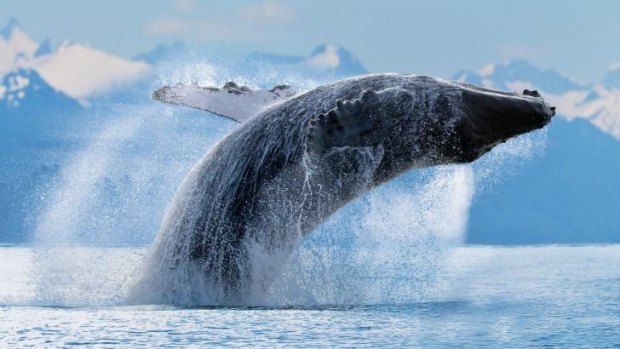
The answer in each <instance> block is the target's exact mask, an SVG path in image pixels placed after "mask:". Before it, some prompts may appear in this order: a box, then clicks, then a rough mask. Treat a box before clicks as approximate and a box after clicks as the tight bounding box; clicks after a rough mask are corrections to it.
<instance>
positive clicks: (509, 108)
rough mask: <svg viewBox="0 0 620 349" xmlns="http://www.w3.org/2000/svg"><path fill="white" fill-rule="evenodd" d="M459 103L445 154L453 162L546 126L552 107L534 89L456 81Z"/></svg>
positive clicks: (480, 154)
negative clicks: (496, 88) (492, 87)
mask: <svg viewBox="0 0 620 349" xmlns="http://www.w3.org/2000/svg"><path fill="white" fill-rule="evenodd" d="M457 85H458V89H459V90H460V91H459V92H460V99H461V104H462V112H461V115H459V116H458V120H457V121H456V122H455V123H454V133H453V138H452V139H451V140H450V142H449V144H448V145H449V147H448V149H446V151H447V153H448V154H450V155H451V156H453V157H454V160H455V161H456V162H471V161H474V160H476V159H478V158H479V157H480V156H482V155H483V154H485V153H486V152H488V151H489V150H491V149H492V148H493V147H495V146H496V145H498V144H500V143H504V142H506V141H507V140H508V139H510V138H512V137H515V136H518V135H521V134H524V133H528V132H530V131H533V130H536V129H540V128H542V127H544V126H545V125H547V124H548V123H549V122H550V121H551V118H552V117H553V115H555V107H553V106H551V105H549V104H548V103H547V102H545V100H544V99H543V98H542V97H541V96H540V94H539V93H538V92H537V91H530V90H524V91H523V92H522V93H509V92H502V91H494V90H489V89H485V88H481V87H477V86H474V85H469V84H457Z"/></svg>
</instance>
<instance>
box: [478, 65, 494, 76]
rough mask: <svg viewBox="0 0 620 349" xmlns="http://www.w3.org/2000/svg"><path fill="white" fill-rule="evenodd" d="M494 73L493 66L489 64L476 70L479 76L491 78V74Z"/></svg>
mask: <svg viewBox="0 0 620 349" xmlns="http://www.w3.org/2000/svg"><path fill="white" fill-rule="evenodd" d="M494 71H495V64H493V63H491V64H487V65H485V66H484V67H482V68H480V69H478V74H479V75H480V76H491V74H493V72H494Z"/></svg>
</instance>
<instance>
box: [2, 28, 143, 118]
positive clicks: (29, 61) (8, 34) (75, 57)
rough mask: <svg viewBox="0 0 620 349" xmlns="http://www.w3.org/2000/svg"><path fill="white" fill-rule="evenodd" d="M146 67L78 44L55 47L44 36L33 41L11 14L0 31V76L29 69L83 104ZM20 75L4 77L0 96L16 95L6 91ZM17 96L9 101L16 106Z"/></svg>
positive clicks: (128, 81) (127, 80) (137, 62)
mask: <svg viewBox="0 0 620 349" xmlns="http://www.w3.org/2000/svg"><path fill="white" fill-rule="evenodd" d="M148 69H149V65H148V64H146V63H144V62H141V61H132V60H126V59H123V58H120V57H116V56H113V55H111V54H108V53H105V52H102V51H99V50H96V49H93V48H90V47H87V46H84V45H80V44H73V43H63V44H62V45H60V47H58V48H56V49H54V48H53V47H52V45H51V43H50V41H49V40H47V39H46V40H44V41H43V42H42V43H41V44H37V43H36V42H35V41H33V40H32V39H31V38H30V37H29V36H28V35H27V34H26V33H25V32H24V31H23V30H22V28H21V27H20V25H19V23H18V22H17V20H15V19H14V18H12V19H11V20H10V21H9V23H8V24H7V25H6V26H5V27H4V29H2V30H1V31H0V79H3V78H4V77H6V76H9V75H10V74H12V73H15V72H17V71H20V70H32V71H35V72H36V73H37V74H38V75H40V76H41V77H42V79H43V80H44V83H46V84H48V85H49V86H51V87H52V88H53V89H54V90H56V91H59V92H62V93H63V94H65V95H67V96H70V97H72V98H73V99H75V100H78V101H80V103H81V104H83V105H85V104H88V98H89V97H90V96H93V95H95V94H98V93H104V92H106V91H109V90H111V89H112V88H114V87H116V86H119V85H122V84H127V83H130V82H133V81H136V80H137V79H138V78H140V77H141V76H143V75H144V74H145V73H146V72H147V71H148ZM22 75H23V74H17V75H15V76H14V77H13V78H11V79H8V80H7V82H8V83H9V84H12V85H11V86H8V85H3V86H1V87H0V100H2V99H3V98H4V96H5V95H6V96H7V98H8V96H11V98H17V99H20V97H17V96H19V95H20V94H19V93H17V95H14V94H8V92H10V91H14V90H15V89H16V88H17V87H16V86H17V85H15V84H17V80H19V81H21V80H20V78H18V77H19V76H22ZM20 83H23V82H20ZM22 87H23V86H22ZM22 98H23V97H22ZM17 99H12V101H11V102H10V103H9V104H10V105H13V106H16V104H15V102H16V101H17ZM18 104H19V103H18Z"/></svg>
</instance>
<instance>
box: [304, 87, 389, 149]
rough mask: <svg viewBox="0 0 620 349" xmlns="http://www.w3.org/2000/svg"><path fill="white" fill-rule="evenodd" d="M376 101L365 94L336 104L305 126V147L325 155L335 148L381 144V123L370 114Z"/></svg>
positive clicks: (371, 93) (373, 96) (373, 110)
mask: <svg viewBox="0 0 620 349" xmlns="http://www.w3.org/2000/svg"><path fill="white" fill-rule="evenodd" d="M378 100H379V98H378V96H377V93H376V92H374V91H366V92H364V94H363V95H362V97H361V98H360V99H356V100H353V101H344V102H343V101H338V102H336V107H335V108H333V109H331V110H330V111H329V112H327V113H325V114H320V115H317V116H316V117H314V118H312V119H310V121H309V123H308V148H309V149H311V150H313V151H316V152H318V153H324V152H326V151H327V150H329V149H330V148H334V147H365V146H374V145H377V144H379V143H381V141H382V139H383V133H382V132H381V127H379V123H380V122H381V120H380V119H379V118H378V116H377V115H373V114H374V113H375V112H376V110H377V108H376V107H375V108H370V106H376V105H377V103H379V102H378Z"/></svg>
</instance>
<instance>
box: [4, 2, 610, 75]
mask: <svg viewBox="0 0 620 349" xmlns="http://www.w3.org/2000/svg"><path fill="white" fill-rule="evenodd" d="M619 14H620V1H615V0H597V1H581V0H546V1H543V0H520V1H505V0H477V1H459V0H453V1H448V0H435V1H417V0H384V1H379V0H376V1H375V0H371V1H360V0H357V1H355V0H312V1H277V0H268V1H263V0H258V1H243V0H226V1H212V0H131V1H127V0H106V1H83V0H54V1H40V0H19V1H18V0H0V25H3V23H6V22H8V20H9V18H10V17H11V16H14V17H15V18H17V20H18V21H19V22H20V24H21V26H22V27H23V28H24V30H25V31H26V32H27V33H29V34H30V35H31V36H32V37H33V38H34V39H36V40H43V39H45V38H50V39H51V40H52V42H53V43H59V42H61V41H63V40H66V39H68V40H71V41H75V42H80V43H86V44H89V45H91V46H93V47H96V48H99V49H103V50H105V51H108V52H111V53H114V54H117V55H121V56H123V57H133V56H135V55H136V54H138V53H142V52H147V51H150V50H151V49H153V48H154V47H155V46H156V45H157V44H158V43H171V42H174V41H178V40H180V41H183V42H186V43H189V44H192V45H201V46H204V47H206V48H207V49H210V50H213V51H214V52H225V53H230V54H231V55H239V54H244V53H250V52H256V51H259V52H269V53H278V54H289V55H307V54H309V53H310V51H311V50H312V49H313V48H314V47H315V46H317V45H319V44H322V43H330V44H335V45H339V46H343V47H345V48H347V49H349V50H350V51H351V52H352V53H353V54H354V55H356V56H357V57H358V58H359V59H360V60H361V61H362V62H363V63H364V64H365V65H366V67H367V68H369V70H371V71H373V72H384V71H391V72H406V73H417V74H427V75H436V76H441V77H450V76H452V75H453V74H454V73H455V72H456V71H458V70H460V69H478V68H480V67H482V66H484V65H486V64H487V63H491V62H503V61H506V60H508V59H514V58H525V59H528V60H530V61H531V62H532V63H534V64H536V65H538V66H540V67H542V68H549V69H554V70H557V71H559V72H562V73H563V74H565V75H567V76H568V77H570V78H572V79H574V80H576V81H577V82H580V83H597V82H599V81H600V80H601V79H602V76H603V75H604V73H605V71H606V69H607V67H608V66H610V65H612V64H614V63H617V62H620V40H619V38H620V21H619V20H618V18H619Z"/></svg>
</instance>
